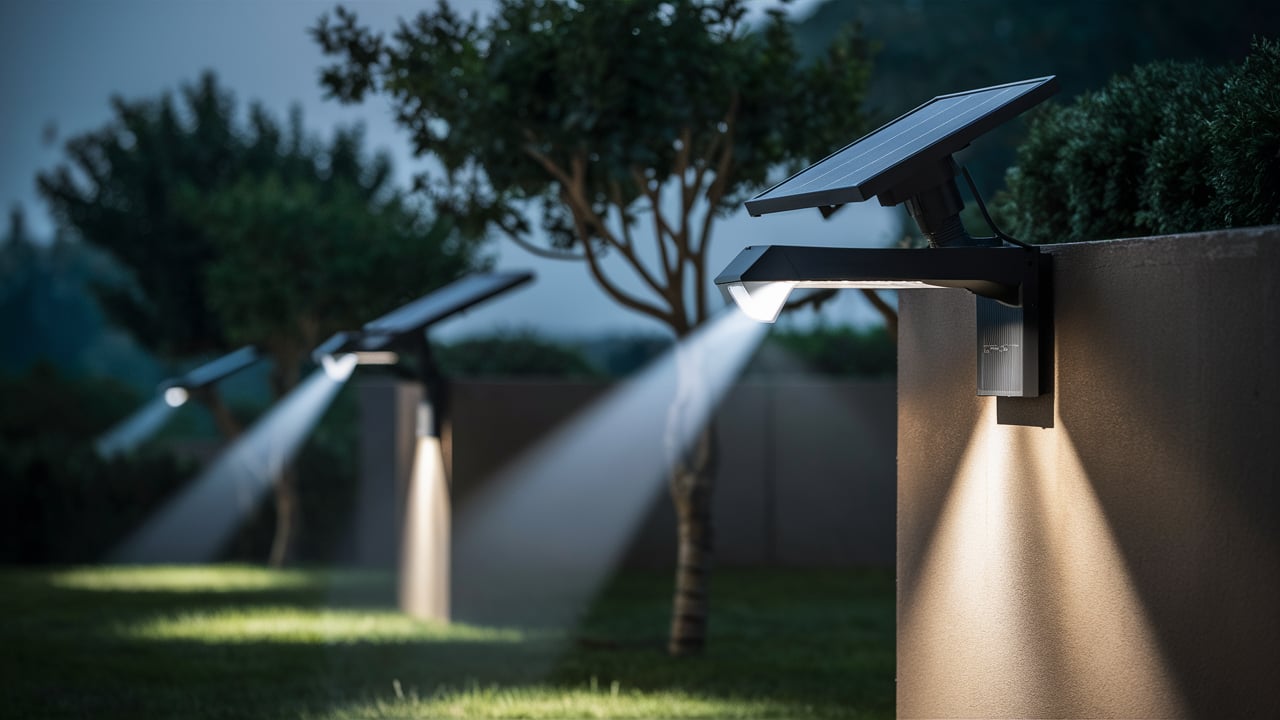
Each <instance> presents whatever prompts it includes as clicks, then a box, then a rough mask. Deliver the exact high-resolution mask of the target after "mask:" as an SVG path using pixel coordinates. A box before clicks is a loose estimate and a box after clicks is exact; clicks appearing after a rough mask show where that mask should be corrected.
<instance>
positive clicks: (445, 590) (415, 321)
mask: <svg viewBox="0 0 1280 720" xmlns="http://www.w3.org/2000/svg"><path fill="white" fill-rule="evenodd" d="M532 279H533V273H531V272H493V273H476V274H474V275H468V276H466V277H464V278H462V279H460V280H458V281H456V282H453V283H450V284H449V285H446V286H444V287H442V288H440V289H439V290H436V291H434V292H431V293H429V294H427V295H424V296H423V297H420V298H418V299H417V300H414V301H413V302H410V303H408V304H406V305H403V306H401V307H399V308H397V309H396V310H393V311H392V312H390V313H387V314H386V315H383V316H382V317H380V318H378V319H376V320H373V321H371V322H368V323H365V325H364V327H362V328H360V329H359V330H354V331H347V332H340V333H337V334H336V335H334V336H333V337H331V338H329V339H328V340H326V341H325V342H324V343H323V344H321V345H320V346H319V347H317V348H316V349H315V350H314V351H313V352H312V357H313V358H314V359H315V361H316V362H317V363H319V364H321V365H322V366H323V367H324V368H325V371H326V372H333V371H336V372H339V373H344V374H343V378H344V379H345V377H346V375H345V374H346V373H350V372H351V369H352V368H353V367H354V365H355V364H361V365H372V364H395V363H398V362H399V361H400V357H401V355H402V354H403V353H406V352H408V353H411V354H413V355H415V356H416V359H417V362H418V376H419V379H420V380H421V381H422V386H423V388H422V389H423V390H425V392H424V393H422V394H419V390H418V388H416V387H415V388H412V395H411V397H419V398H422V399H421V401H420V402H419V403H418V405H417V407H416V408H415V410H416V412H415V413H414V420H413V422H411V423H410V422H403V419H404V418H403V414H402V413H401V412H400V406H399V401H398V399H397V400H392V401H391V402H385V401H383V402H382V403H380V404H374V403H370V404H365V403H363V402H362V411H361V412H362V413H369V414H367V415H365V416H364V417H363V420H362V422H364V423H379V422H380V421H381V420H382V419H383V415H382V413H383V411H384V409H387V410H389V413H390V415H392V416H393V420H392V422H391V423H390V430H389V432H374V433H370V432H368V431H367V429H366V431H365V432H362V434H361V445H360V453H361V466H362V468H363V470H362V476H361V482H360V490H359V494H358V496H357V500H356V517H355V519H354V524H355V527H356V532H355V541H356V547H355V548H354V550H355V553H356V561H357V562H360V563H363V564H378V565H381V564H382V563H383V562H385V561H387V560H392V559H395V560H396V562H397V564H398V566H399V573H398V575H397V585H398V594H399V604H400V609H401V610H402V611H404V612H405V613H408V614H409V615H411V616H413V617H417V618H421V619H429V620H437V621H448V620H449V618H450V610H449V597H450V593H451V589H450V577H451V566H450V546H449V538H450V523H451V517H452V510H451V507H450V501H449V488H448V478H447V476H446V475H447V473H446V470H445V462H444V457H445V453H444V449H443V447H442V444H441V442H440V429H441V428H442V427H443V424H444V420H445V418H444V415H445V412H444V411H445V410H447V407H445V406H444V405H445V403H444V402H443V400H444V399H445V394H444V389H445V387H446V386H445V385H444V382H443V378H442V377H441V375H440V372H439V368H437V367H436V365H435V362H434V361H433V359H432V357H431V345H430V344H429V343H428V342H427V330H428V329H429V328H430V327H431V326H432V325H434V324H436V323H438V322H441V321H443V320H446V319H448V318H450V317H453V316H454V315H456V314H457V313H460V312H462V311H464V310H467V309H468V308H471V307H473V306H475V305H477V304H479V303H481V302H484V301H486V300H488V299H490V298H493V297H496V296H498V295H501V294H502V293H505V292H507V291H508V290H511V289H513V288H515V287H517V286H519V285H523V284H524V283H527V282H529V281H530V280H532ZM405 390H406V392H408V391H409V389H405ZM396 392H397V393H398V392H399V388H397V391H396ZM375 396H376V395H375ZM395 397H397V398H398V397H400V396H399V395H396V396H395ZM370 407H374V408H377V410H376V412H370V411H369V410H368V408H370ZM397 416H398V417H399V419H400V422H397V421H396V417H397ZM367 427H369V425H366V428H367ZM415 434H416V436H417V437H414V435H415ZM400 448H412V449H413V461H412V464H411V466H410V467H407V468H401V467H399V466H398V463H397V462H396V461H395V460H394V459H393V460H392V462H389V463H388V462H386V459H387V456H392V457H393V458H394V457H397V456H398V454H399V453H400V452H401V450H400ZM366 461H368V462H366ZM402 471H403V472H402Z"/></svg>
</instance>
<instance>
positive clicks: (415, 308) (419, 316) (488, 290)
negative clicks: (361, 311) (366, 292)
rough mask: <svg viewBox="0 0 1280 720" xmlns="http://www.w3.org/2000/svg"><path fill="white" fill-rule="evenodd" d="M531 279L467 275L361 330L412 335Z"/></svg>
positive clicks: (513, 274) (530, 276)
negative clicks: (411, 333)
mask: <svg viewBox="0 0 1280 720" xmlns="http://www.w3.org/2000/svg"><path fill="white" fill-rule="evenodd" d="M532 279H533V273H531V272H527V271H515V272H495V273H477V274H475V275H468V276H466V277H464V278H462V279H461V280H457V281H454V282H452V283H450V284H448V285H445V286H444V287H442V288H440V289H439V290H436V291H434V292H431V293H428V294H427V295H424V296H422V297H420V298H418V299H417V300H414V301H413V302H411V303H408V304H407V305H402V306H401V307H399V308H396V309H395V310H392V311H391V312H389V313H387V314H386V315H383V316H382V317H380V318H378V319H377V320H373V321H371V322H369V323H366V324H365V326H364V330H365V332H366V333H370V334H385V335H403V334H405V333H410V332H415V331H418V330H421V329H423V328H425V327H427V326H428V325H432V324H434V323H437V322H440V321H441V320H444V319H445V318H447V317H449V316H450V315H453V314H455V313H459V312H462V311H463V310H466V309H467V308H469V307H471V306H472V305H475V304H477V303H480V302H483V301H485V300H488V299H489V298H491V297H493V296H494V295H497V294H499V293H502V292H505V291H507V290H509V289H511V288H513V287H515V286H517V285H520V284H522V283H525V282H528V281H529V280H532Z"/></svg>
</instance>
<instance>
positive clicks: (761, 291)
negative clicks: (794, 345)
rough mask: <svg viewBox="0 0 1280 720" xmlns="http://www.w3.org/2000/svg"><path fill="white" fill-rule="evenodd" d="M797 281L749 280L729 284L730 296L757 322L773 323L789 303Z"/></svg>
mask: <svg viewBox="0 0 1280 720" xmlns="http://www.w3.org/2000/svg"><path fill="white" fill-rule="evenodd" d="M794 287H795V283H790V282H748V283H732V284H730V285H729V296H730V297H732V298H733V301H734V302H735V303H737V304H738V308H739V309H741V310H742V312H743V313H745V314H746V316H747V317H749V318H751V319H752V320H755V321H756V322H765V323H771V322H774V321H775V320H777V319H778V315H779V314H780V313H781V312H782V306H783V305H786V304H787V298H788V297H790V296H791V290H792V289H793V288H794Z"/></svg>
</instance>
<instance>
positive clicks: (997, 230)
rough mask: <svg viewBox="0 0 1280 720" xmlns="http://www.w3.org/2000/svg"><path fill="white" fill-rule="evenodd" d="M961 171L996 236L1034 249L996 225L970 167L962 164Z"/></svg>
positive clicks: (1028, 248) (988, 225) (1022, 246)
mask: <svg viewBox="0 0 1280 720" xmlns="http://www.w3.org/2000/svg"><path fill="white" fill-rule="evenodd" d="M960 172H961V173H962V174H963V175H964V181H965V182H966V183H968V185H969V192H970V193H972V194H973V199H974V200H975V201H976V202H977V203H978V209H979V210H981V211H982V219H983V220H986V221H987V227H990V228H991V232H992V233H994V235H995V237H998V238H1000V239H1001V240H1004V241H1005V242H1008V243H1012V244H1014V245H1017V246H1018V247H1021V248H1026V249H1027V250H1034V249H1035V246H1034V245H1031V244H1029V243H1025V242H1022V241H1021V240H1018V239H1017V238H1014V237H1013V236H1011V235H1008V234H1007V233H1005V232H1004V231H1003V230H1001V229H1000V228H998V227H996V221H995V220H992V219H991V213H989V212H987V204H986V203H984V202H982V195H980V194H978V186H977V185H976V184H975V183H974V182H973V176H972V175H970V174H969V168H967V167H964V166H961V167H960Z"/></svg>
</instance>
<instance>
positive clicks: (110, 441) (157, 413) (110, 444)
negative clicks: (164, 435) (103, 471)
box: [93, 397, 181, 458]
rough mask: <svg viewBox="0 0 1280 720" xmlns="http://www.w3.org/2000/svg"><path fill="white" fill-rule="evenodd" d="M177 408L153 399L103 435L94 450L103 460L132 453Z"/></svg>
mask: <svg viewBox="0 0 1280 720" xmlns="http://www.w3.org/2000/svg"><path fill="white" fill-rule="evenodd" d="M180 404H181V403H179V405H180ZM177 408H178V405H174V404H173V403H170V402H167V401H166V400H165V399H164V398H163V397H157V398H155V399H154V400H152V401H151V402H149V403H147V404H146V405H143V406H142V408H140V409H139V410H137V411H136V412H134V413H133V414H132V415H130V416H128V417H126V418H125V419H124V420H121V421H120V422H119V423H117V424H116V425H115V426H113V427H112V428H111V429H110V430H108V431H107V432H105V433H103V435H102V437H100V438H98V440H97V442H95V443H94V446H93V447H94V450H96V451H97V452H98V456H99V457H104V458H105V457H111V456H112V455H121V454H124V453H130V452H133V451H134V450H135V449H137V447H138V446H139V445H141V444H142V443H144V442H146V441H147V440H148V439H149V438H150V437H151V436H152V435H155V434H156V431H158V430H159V429H160V428H161V427H162V426H163V425H164V424H165V423H166V422H167V421H168V420H169V417H170V416H171V415H173V411H174V410H176V409H177Z"/></svg>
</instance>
